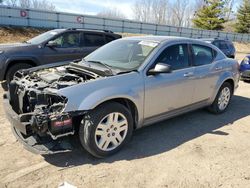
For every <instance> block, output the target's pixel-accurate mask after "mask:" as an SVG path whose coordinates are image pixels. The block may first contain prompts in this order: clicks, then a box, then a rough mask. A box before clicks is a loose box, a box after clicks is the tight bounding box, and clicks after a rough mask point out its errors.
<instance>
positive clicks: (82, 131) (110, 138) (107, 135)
mask: <svg viewBox="0 0 250 188" xmlns="http://www.w3.org/2000/svg"><path fill="white" fill-rule="evenodd" d="M132 132H133V120H132V116H131V113H130V112H129V110H128V109H127V108H126V107H125V106H123V105H121V104H119V103H115V102H111V103H107V104H104V105H101V106H99V107H97V108H96V109H95V110H93V111H91V112H89V113H88V114H87V115H85V117H84V118H83V120H82V122H81V125H80V128H79V138H80V141H81V144H82V146H83V147H84V148H85V149H86V150H87V151H88V152H89V153H91V154H92V155H94V156H95V157H99V158H103V157H106V156H110V155H112V154H114V153H116V152H117V151H119V150H120V149H121V148H122V147H123V146H124V145H125V144H126V143H127V142H128V141H129V140H130V138H131V136H132Z"/></svg>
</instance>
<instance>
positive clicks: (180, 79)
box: [144, 44, 194, 119]
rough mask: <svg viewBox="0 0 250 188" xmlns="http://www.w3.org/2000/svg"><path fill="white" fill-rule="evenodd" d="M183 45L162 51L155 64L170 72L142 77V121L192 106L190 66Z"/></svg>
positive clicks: (191, 68)
mask: <svg viewBox="0 0 250 188" xmlns="http://www.w3.org/2000/svg"><path fill="white" fill-rule="evenodd" d="M188 51H189V50H188V45H187V44H175V45H172V46H169V47H167V48H165V49H164V50H163V51H162V53H161V54H160V55H159V57H158V58H157V59H156V61H155V63H154V65H155V64H156V63H159V62H160V63H166V64H168V65H170V66H171V67H172V72H171V73H164V74H158V75H154V76H152V75H151V76H145V105H144V109H145V111H144V118H146V119H147V118H150V117H154V116H157V115H160V114H163V113H166V112H170V111H173V110H176V109H179V108H182V107H185V106H188V105H190V104H191V103H192V97H193V92H194V80H193V79H194V77H193V76H194V67H191V66H190V58H189V52H188Z"/></svg>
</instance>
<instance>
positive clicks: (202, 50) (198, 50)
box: [192, 44, 213, 66]
mask: <svg viewBox="0 0 250 188" xmlns="http://www.w3.org/2000/svg"><path fill="white" fill-rule="evenodd" d="M192 48H193V53H194V65H195V66H200V65H207V64H210V63H212V61H213V49H212V48H209V47H207V46H202V45H196V44H193V45H192Z"/></svg>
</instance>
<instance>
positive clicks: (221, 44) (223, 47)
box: [219, 41, 228, 49]
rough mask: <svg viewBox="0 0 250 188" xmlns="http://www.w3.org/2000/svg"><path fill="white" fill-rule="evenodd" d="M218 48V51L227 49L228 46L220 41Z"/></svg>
mask: <svg viewBox="0 0 250 188" xmlns="http://www.w3.org/2000/svg"><path fill="white" fill-rule="evenodd" d="M219 48H220V49H228V45H227V43H226V42H224V41H220V42H219Z"/></svg>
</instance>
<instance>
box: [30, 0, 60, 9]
mask: <svg viewBox="0 0 250 188" xmlns="http://www.w3.org/2000/svg"><path fill="white" fill-rule="evenodd" d="M32 8H35V9H43V10H50V11H53V10H55V9H56V7H55V5H54V4H52V3H50V2H48V1H47V0H32Z"/></svg>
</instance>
